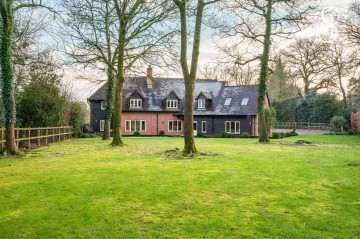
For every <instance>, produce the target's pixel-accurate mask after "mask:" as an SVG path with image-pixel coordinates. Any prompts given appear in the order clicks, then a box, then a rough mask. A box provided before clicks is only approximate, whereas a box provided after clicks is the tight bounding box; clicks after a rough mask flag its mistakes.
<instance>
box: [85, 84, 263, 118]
mask: <svg viewBox="0 0 360 239" xmlns="http://www.w3.org/2000/svg"><path fill="white" fill-rule="evenodd" d="M135 91H138V92H139V93H140V94H141V95H142V96H143V97H144V98H145V99H146V102H145V103H144V109H143V111H174V110H167V109H164V107H163V100H164V98H165V97H166V96H168V95H169V94H170V93H171V92H172V91H173V92H175V94H176V95H177V96H178V97H179V98H180V99H181V100H180V102H179V108H180V114H181V112H182V110H183V108H184V98H185V84H184V81H183V79H181V78H170V79H168V78H155V79H154V81H153V86H152V88H148V87H147V83H146V77H131V78H130V77H128V78H126V79H125V84H124V92H123V96H124V98H123V100H124V101H123V102H124V103H123V104H124V105H123V109H126V107H125V104H126V99H128V97H130V96H131V95H132V94H133V93H134V92H135ZM200 92H202V93H203V94H204V95H205V96H206V98H208V99H211V100H212V104H211V105H212V107H210V108H209V109H207V110H197V107H196V104H195V103H194V106H195V107H194V115H256V114H257V97H258V92H257V86H255V85H252V86H225V84H224V83H223V82H219V81H215V80H197V81H196V84H195V97H197V96H198V95H199V94H200ZM105 96H106V84H104V85H102V86H101V87H100V88H99V89H98V90H97V91H96V92H95V93H94V94H92V95H91V96H90V97H89V101H102V100H105ZM244 97H249V102H248V104H247V105H246V106H241V101H242V99H243V98H244ZM226 98H232V100H231V104H230V105H229V106H225V105H224V103H225V100H226Z"/></svg>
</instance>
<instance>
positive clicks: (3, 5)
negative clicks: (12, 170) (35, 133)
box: [0, 0, 52, 155]
mask: <svg viewBox="0 0 360 239" xmlns="http://www.w3.org/2000/svg"><path fill="white" fill-rule="evenodd" d="M39 7H42V8H47V9H49V10H52V9H50V8H49V7H47V6H45V5H43V4H42V2H41V1H40V2H39V3H36V2H35V1H34V0H32V1H17V2H13V1H12V0H0V16H1V19H0V20H1V21H2V24H1V28H2V29H1V40H0V41H1V46H0V53H1V59H0V67H1V83H2V96H3V104H4V118H5V119H4V121H5V128H6V146H5V150H6V152H7V153H8V154H11V155H15V154H18V149H17V147H16V144H15V133H14V127H15V98H14V89H15V86H14V70H13V62H12V55H13V45H14V44H13V32H14V15H15V14H16V12H18V11H20V10H21V9H24V8H39Z"/></svg>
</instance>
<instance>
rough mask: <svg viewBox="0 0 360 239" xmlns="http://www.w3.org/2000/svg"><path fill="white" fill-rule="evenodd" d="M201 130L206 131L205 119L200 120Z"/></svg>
mask: <svg viewBox="0 0 360 239" xmlns="http://www.w3.org/2000/svg"><path fill="white" fill-rule="evenodd" d="M201 131H202V132H203V133H206V121H202V122H201Z"/></svg>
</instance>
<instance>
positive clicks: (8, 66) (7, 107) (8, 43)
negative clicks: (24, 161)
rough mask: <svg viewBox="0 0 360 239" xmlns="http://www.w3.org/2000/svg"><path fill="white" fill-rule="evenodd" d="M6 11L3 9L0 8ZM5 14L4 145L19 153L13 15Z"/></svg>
mask: <svg viewBox="0 0 360 239" xmlns="http://www.w3.org/2000/svg"><path fill="white" fill-rule="evenodd" d="M2 10H3V11H6V10H5V9H2ZM6 15H7V16H4V15H3V14H2V15H1V16H2V20H3V21H2V22H3V31H2V36H1V47H0V52H1V54H0V55H1V57H0V58H1V60H0V61H1V63H0V64H1V67H0V68H1V81H2V97H3V105H4V120H5V129H6V147H5V151H6V152H7V153H8V154H11V155H16V154H18V153H19V151H18V149H17V147H16V144H15V132H14V128H15V98H14V84H13V79H14V73H13V66H12V61H11V56H12V33H13V16H12V13H10V12H7V14H6Z"/></svg>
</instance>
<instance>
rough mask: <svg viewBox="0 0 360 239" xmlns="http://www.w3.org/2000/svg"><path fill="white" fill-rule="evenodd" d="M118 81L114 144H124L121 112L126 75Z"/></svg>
mask: <svg viewBox="0 0 360 239" xmlns="http://www.w3.org/2000/svg"><path fill="white" fill-rule="evenodd" d="M116 80H117V83H116V93H115V105H114V128H113V141H112V143H111V144H112V145H114V146H122V145H124V142H123V139H122V134H121V114H122V91H123V88H124V76H119V77H118V78H117V79H116Z"/></svg>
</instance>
